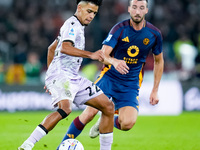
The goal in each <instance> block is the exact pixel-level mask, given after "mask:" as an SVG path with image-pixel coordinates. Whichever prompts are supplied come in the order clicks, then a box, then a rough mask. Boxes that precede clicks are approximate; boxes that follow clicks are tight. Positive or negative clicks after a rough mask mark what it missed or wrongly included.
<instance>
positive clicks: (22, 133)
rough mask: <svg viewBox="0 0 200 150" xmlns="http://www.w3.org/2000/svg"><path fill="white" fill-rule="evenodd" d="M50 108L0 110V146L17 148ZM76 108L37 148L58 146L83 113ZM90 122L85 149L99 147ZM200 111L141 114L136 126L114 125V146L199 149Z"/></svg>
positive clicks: (130, 149) (120, 148)
mask: <svg viewBox="0 0 200 150" xmlns="http://www.w3.org/2000/svg"><path fill="white" fill-rule="evenodd" d="M49 113H50V112H48V111H32V112H31V111H30V112H15V113H8V112H0V139H1V140H0V150H16V149H17V147H18V146H20V145H21V144H22V143H23V141H24V140H26V139H27V138H28V136H29V135H30V133H31V132H32V131H33V130H34V129H35V127H36V126H37V125H38V124H39V123H40V122H41V121H42V120H43V118H44V117H45V116H46V115H48V114H49ZM80 113H81V112H80V111H75V112H73V113H72V114H70V116H68V118H67V119H65V120H62V121H61V122H59V123H58V125H57V126H56V127H55V128H54V130H52V131H51V132H50V133H49V135H47V136H45V137H44V138H42V139H41V140H40V142H38V143H36V145H35V147H34V149H35V150H55V149H56V147H57V145H58V144H59V143H60V141H61V140H62V138H63V136H64V134H65V132H66V130H67V128H68V126H69V125H70V123H71V121H72V120H73V119H74V118H75V117H76V116H78V115H79V114H80ZM97 118H98V117H97V116H96V118H95V119H94V120H93V121H92V122H90V123H89V124H88V125H87V126H86V127H85V129H84V130H83V132H82V134H81V135H80V136H79V137H78V138H77V139H78V140H79V141H80V142H81V143H82V144H83V145H84V148H85V150H99V139H98V138H96V139H90V138H89V136H88V133H89V129H90V127H91V126H92V125H93V124H94V123H95V121H96V120H97ZM199 140H200V112H183V113H182V114H181V115H179V116H139V117H138V120H137V123H136V125H135V127H134V128H133V129H131V130H130V131H127V132H124V131H120V130H117V129H114V142H113V145H112V150H200V142H199Z"/></svg>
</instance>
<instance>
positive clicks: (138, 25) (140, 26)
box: [130, 19, 146, 30]
mask: <svg viewBox="0 0 200 150" xmlns="http://www.w3.org/2000/svg"><path fill="white" fill-rule="evenodd" d="M145 22H146V21H145V20H144V19H143V20H142V21H141V22H140V23H135V22H134V21H133V20H132V19H130V25H131V26H132V27H133V28H134V29H135V30H141V29H142V28H143V27H144V26H145Z"/></svg>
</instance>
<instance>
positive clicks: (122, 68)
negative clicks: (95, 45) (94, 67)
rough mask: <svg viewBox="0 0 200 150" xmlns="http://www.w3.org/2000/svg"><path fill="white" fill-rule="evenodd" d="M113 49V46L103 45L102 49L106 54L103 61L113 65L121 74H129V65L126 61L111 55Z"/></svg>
mask: <svg viewBox="0 0 200 150" xmlns="http://www.w3.org/2000/svg"><path fill="white" fill-rule="evenodd" d="M112 50H113V48H112V47H111V46H107V45H103V47H102V51H103V53H104V55H105V57H104V61H103V63H104V64H106V65H113V66H114V67H115V69H116V70H117V71H118V72H120V73H121V74H127V73H128V72H129V71H128V70H129V67H128V66H127V65H126V62H125V61H124V60H119V59H116V58H114V57H111V56H110V54H111V52H112Z"/></svg>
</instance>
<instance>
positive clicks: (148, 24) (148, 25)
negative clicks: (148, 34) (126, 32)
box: [146, 21, 162, 35]
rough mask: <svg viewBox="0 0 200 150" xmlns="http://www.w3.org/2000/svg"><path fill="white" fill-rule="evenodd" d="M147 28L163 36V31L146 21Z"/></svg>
mask: <svg viewBox="0 0 200 150" xmlns="http://www.w3.org/2000/svg"><path fill="white" fill-rule="evenodd" d="M146 28H147V29H149V30H151V31H152V32H154V33H155V34H159V35H162V33H161V31H160V30H159V29H158V28H157V27H156V26H154V25H153V24H152V23H150V22H148V21H146Z"/></svg>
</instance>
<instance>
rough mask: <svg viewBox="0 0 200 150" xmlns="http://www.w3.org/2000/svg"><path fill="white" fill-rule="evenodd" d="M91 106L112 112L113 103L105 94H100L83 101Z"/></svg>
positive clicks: (104, 111) (105, 111)
mask: <svg viewBox="0 0 200 150" xmlns="http://www.w3.org/2000/svg"><path fill="white" fill-rule="evenodd" d="M85 104H86V105H89V106H91V107H94V108H96V109H98V110H100V111H102V112H103V113H114V104H113V102H112V101H111V100H109V99H108V97H107V96H106V95H105V94H100V95H98V96H97V97H94V98H92V99H90V100H89V101H87V102H86V103H85Z"/></svg>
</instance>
